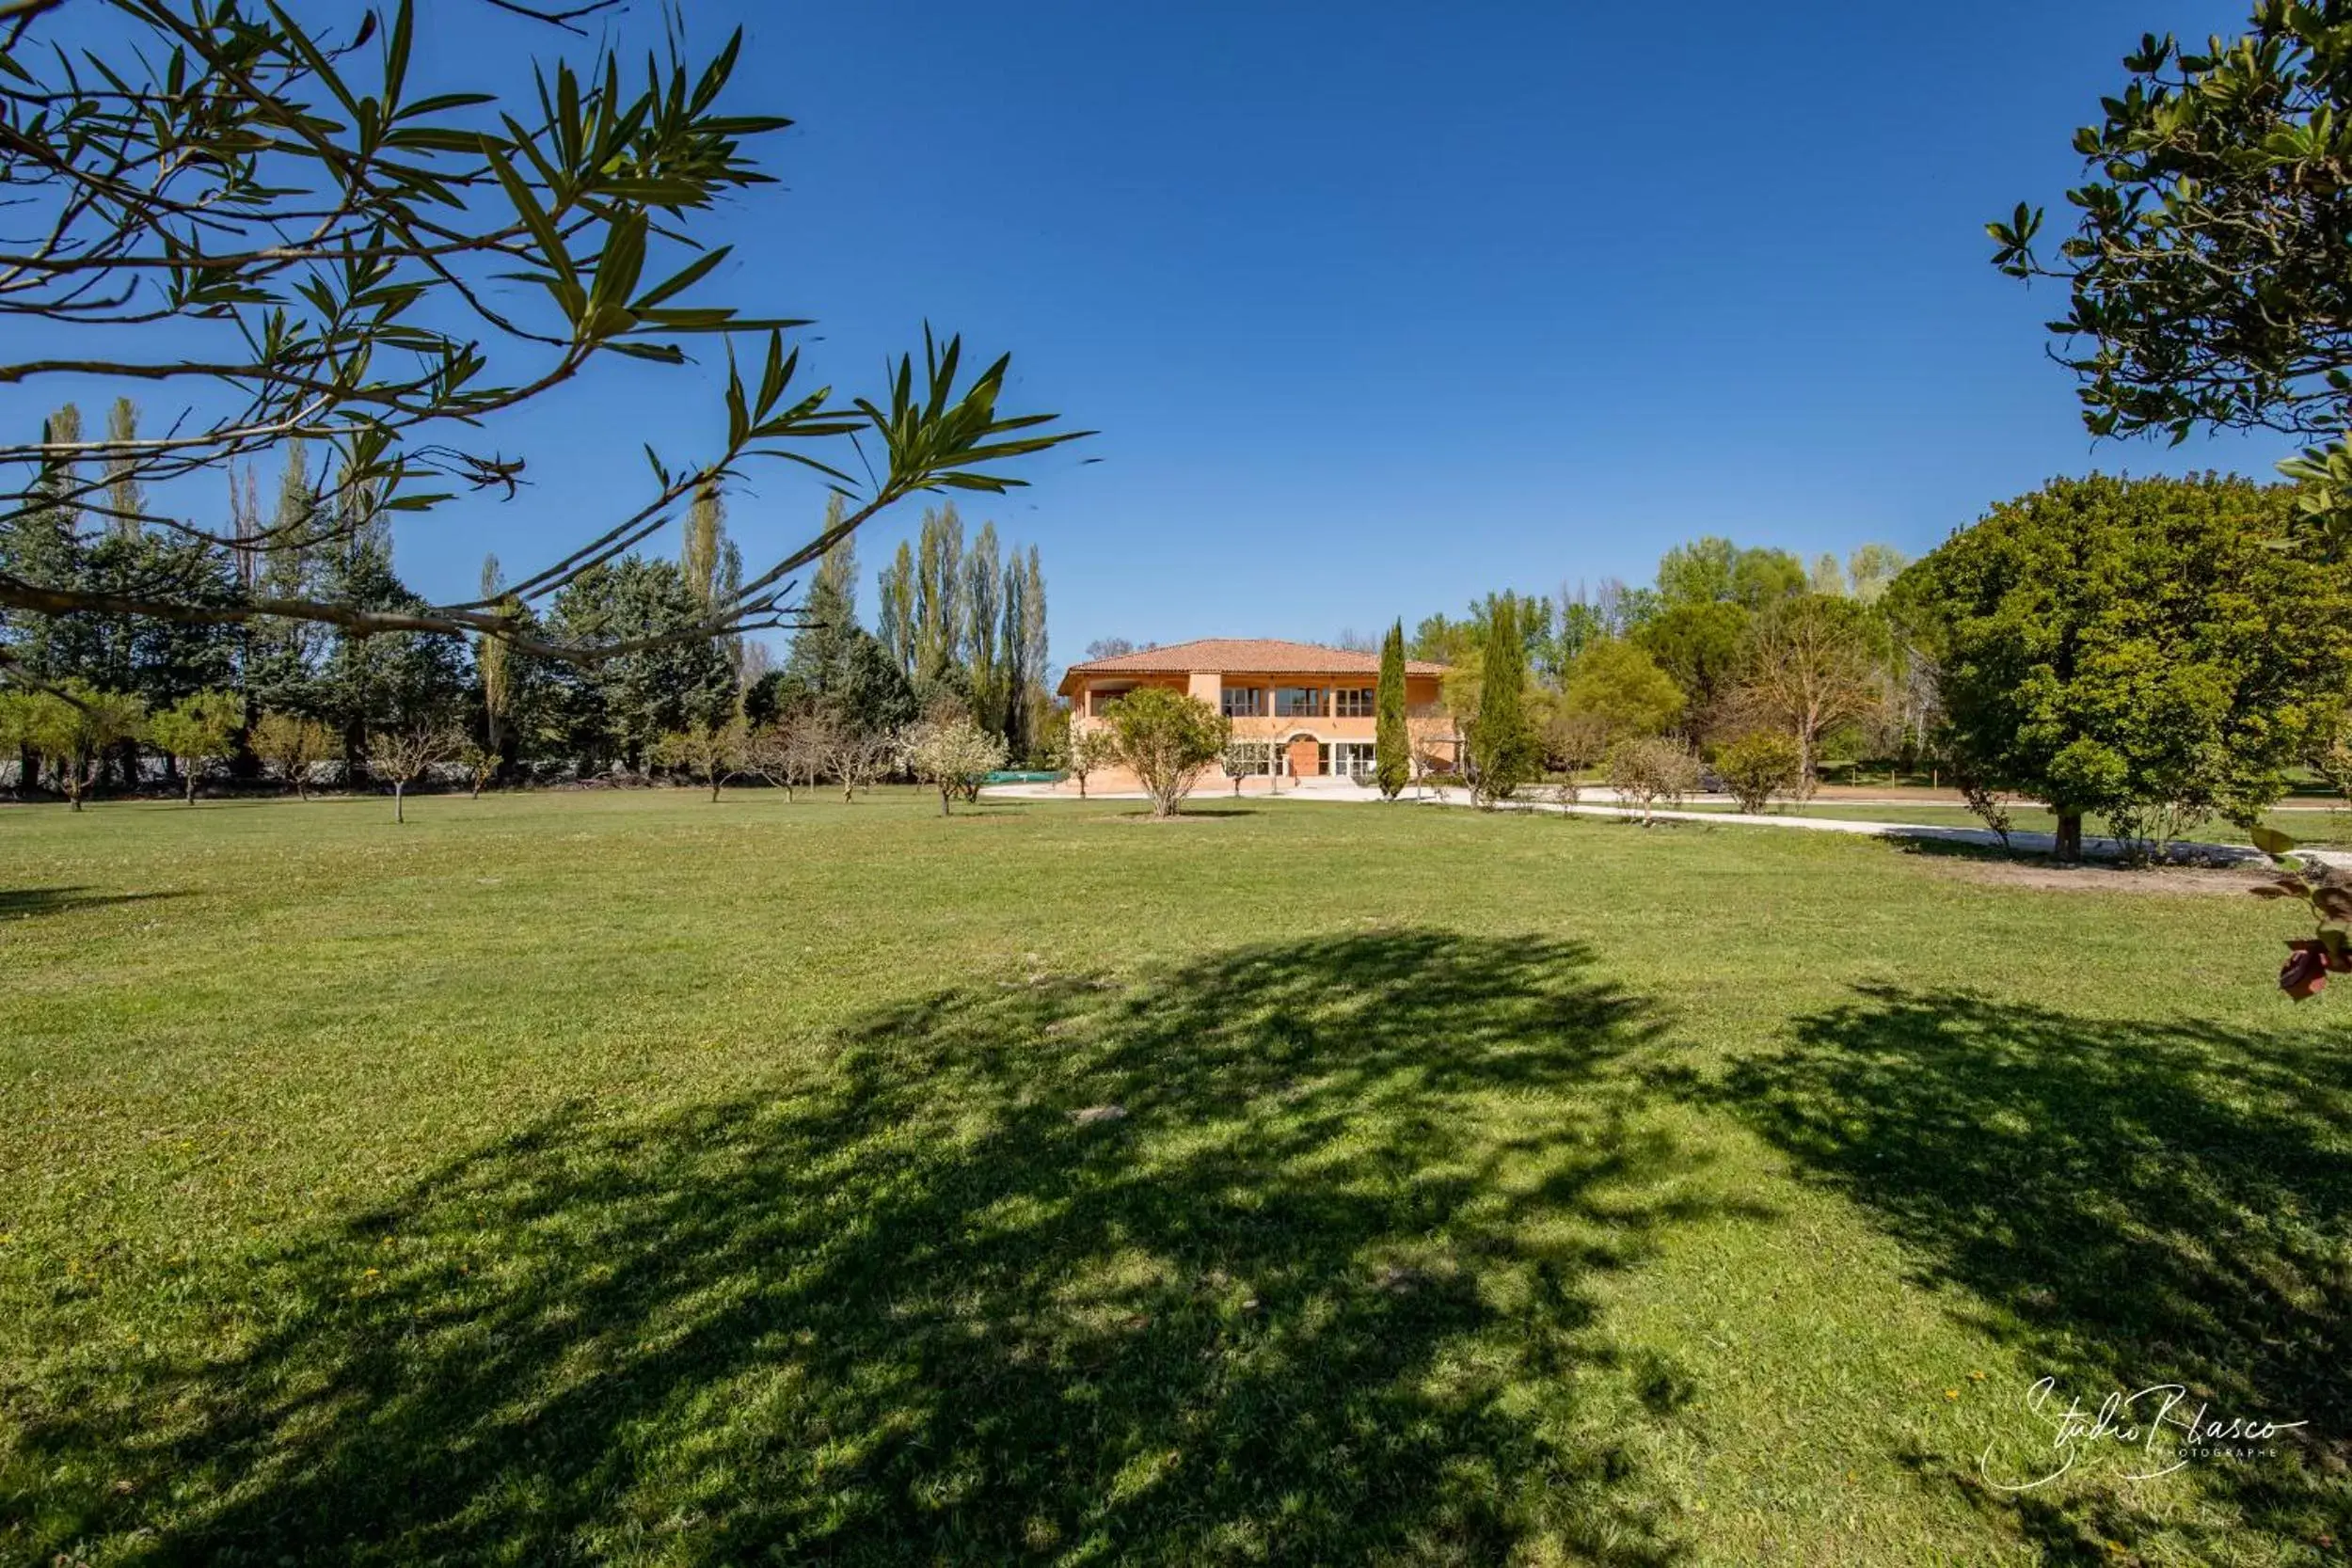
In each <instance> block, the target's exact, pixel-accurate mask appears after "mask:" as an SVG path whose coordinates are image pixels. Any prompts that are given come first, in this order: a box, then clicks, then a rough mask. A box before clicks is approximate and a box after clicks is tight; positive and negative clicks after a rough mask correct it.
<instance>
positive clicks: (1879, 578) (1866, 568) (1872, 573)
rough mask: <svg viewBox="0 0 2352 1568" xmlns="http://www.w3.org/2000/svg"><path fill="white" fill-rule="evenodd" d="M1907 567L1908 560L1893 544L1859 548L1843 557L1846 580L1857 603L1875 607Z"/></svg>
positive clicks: (1861, 546) (1856, 547) (1860, 546)
mask: <svg viewBox="0 0 2352 1568" xmlns="http://www.w3.org/2000/svg"><path fill="white" fill-rule="evenodd" d="M1909 564H1911V562H1910V559H1909V558H1908V557H1906V556H1905V555H1904V554H1903V552H1902V551H1900V550H1899V549H1897V548H1895V546H1892V545H1858V546H1855V547H1854V551H1853V553H1852V554H1851V555H1850V556H1848V557H1847V558H1846V579H1847V581H1848V583H1849V584H1850V585H1851V589H1852V592H1853V596H1854V598H1855V599H1856V600H1858V601H1860V602H1861V603H1863V604H1866V605H1868V604H1876V603H1878V602H1879V599H1880V598H1881V597H1882V596H1883V594H1885V593H1886V590H1887V586H1888V585H1889V584H1890V583H1892V582H1893V581H1894V580H1895V579H1896V578H1898V577H1900V576H1901V575H1902V570H1903V568H1904V567H1905V566H1908V565H1909Z"/></svg>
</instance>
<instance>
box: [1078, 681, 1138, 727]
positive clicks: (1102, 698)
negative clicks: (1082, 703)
mask: <svg viewBox="0 0 2352 1568" xmlns="http://www.w3.org/2000/svg"><path fill="white" fill-rule="evenodd" d="M1131 689H1132V688H1130V687H1123V686H1122V687H1120V689H1118V690H1116V691H1104V690H1102V689H1095V690H1092V691H1089V692H1088V693H1087V712H1088V713H1089V714H1091V715H1092V716H1093V717H1095V718H1097V719H1100V718H1102V717H1103V715H1104V714H1106V713H1108V712H1109V711H1110V710H1111V709H1112V708H1114V707H1116V706H1117V705H1119V699H1120V698H1121V697H1124V696H1125V695H1127V693H1128V692H1129V691H1130V690H1131Z"/></svg>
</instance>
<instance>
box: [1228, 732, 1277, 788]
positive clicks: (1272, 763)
mask: <svg viewBox="0 0 2352 1568" xmlns="http://www.w3.org/2000/svg"><path fill="white" fill-rule="evenodd" d="M1281 762H1282V757H1281V752H1279V750H1278V749H1277V748H1276V747H1275V746H1273V745H1272V744H1271V743H1270V742H1266V741H1247V740H1246V741H1242V742H1240V743H1238V744H1237V745H1235V746H1234V747H1233V751H1232V754H1231V755H1229V756H1228V757H1226V759H1225V768H1226V773H1227V776H1228V777H1230V778H1235V779H1263V778H1264V777H1265V776H1266V775H1267V774H1269V773H1275V772H1278V771H1279V768H1280V767H1281Z"/></svg>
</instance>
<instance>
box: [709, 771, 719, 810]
mask: <svg viewBox="0 0 2352 1568" xmlns="http://www.w3.org/2000/svg"><path fill="white" fill-rule="evenodd" d="M710 803H711V804H712V805H714V806H715V805H717V804H718V803H719V775H718V774H716V773H713V774H711V775H710Z"/></svg>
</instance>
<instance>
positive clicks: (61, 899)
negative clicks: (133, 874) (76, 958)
mask: <svg viewBox="0 0 2352 1568" xmlns="http://www.w3.org/2000/svg"><path fill="white" fill-rule="evenodd" d="M186 896H187V895H185V894H183V893H92V892H91V891H90V890H89V889H87V888H86V887H23V888H0V920H29V919H32V918H34V917H35V916H37V915H45V914H65V913H68V912H70V911H73V910H90V909H98V908H102V907H103V906H104V905H107V904H143V903H147V902H149V901H151V900H152V899H157V898H184V897H186Z"/></svg>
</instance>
